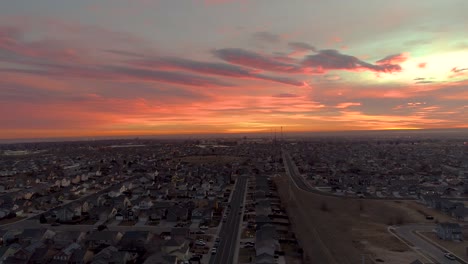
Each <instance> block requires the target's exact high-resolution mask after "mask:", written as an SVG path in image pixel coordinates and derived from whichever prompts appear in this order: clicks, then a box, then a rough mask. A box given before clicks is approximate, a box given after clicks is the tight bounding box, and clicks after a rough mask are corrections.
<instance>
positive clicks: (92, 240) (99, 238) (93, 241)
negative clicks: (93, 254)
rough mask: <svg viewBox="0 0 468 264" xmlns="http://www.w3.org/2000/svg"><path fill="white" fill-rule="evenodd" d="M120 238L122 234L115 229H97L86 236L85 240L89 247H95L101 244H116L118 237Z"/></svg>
mask: <svg viewBox="0 0 468 264" xmlns="http://www.w3.org/2000/svg"><path fill="white" fill-rule="evenodd" d="M121 238H122V234H121V233H120V232H115V231H97V232H93V233H91V234H90V235H89V236H88V237H87V238H86V242H87V243H88V245H89V246H90V248H96V247H99V246H102V245H107V246H113V245H116V244H117V243H118V242H119V241H120V239H121Z"/></svg>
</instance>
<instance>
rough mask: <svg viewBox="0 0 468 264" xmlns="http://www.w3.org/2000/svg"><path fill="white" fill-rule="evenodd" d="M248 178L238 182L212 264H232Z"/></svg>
mask: <svg viewBox="0 0 468 264" xmlns="http://www.w3.org/2000/svg"><path fill="white" fill-rule="evenodd" d="M246 185H247V177H244V176H242V177H240V178H239V179H238V180H237V184H236V188H235V190H234V193H233V196H232V199H231V202H230V203H229V205H230V206H231V210H230V213H229V215H228V216H227V219H226V222H225V223H223V224H222V226H221V230H220V233H219V237H220V239H221V241H220V243H219V246H218V249H217V253H216V255H212V256H211V258H210V262H209V263H210V264H232V262H233V259H234V252H235V248H236V246H237V243H238V241H237V237H238V236H237V235H238V232H239V225H240V223H241V219H240V214H239V212H240V211H241V210H243V209H240V208H239V207H240V206H241V205H243V202H244V195H245V192H246Z"/></svg>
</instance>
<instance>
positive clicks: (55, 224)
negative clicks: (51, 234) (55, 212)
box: [51, 222, 60, 226]
mask: <svg viewBox="0 0 468 264" xmlns="http://www.w3.org/2000/svg"><path fill="white" fill-rule="evenodd" d="M59 225H60V223H58V222H54V223H52V224H51V226H59Z"/></svg>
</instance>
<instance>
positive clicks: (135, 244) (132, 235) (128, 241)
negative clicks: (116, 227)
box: [118, 231, 153, 252]
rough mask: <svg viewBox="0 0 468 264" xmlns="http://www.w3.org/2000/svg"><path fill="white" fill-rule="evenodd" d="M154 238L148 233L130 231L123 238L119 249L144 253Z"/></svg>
mask: <svg viewBox="0 0 468 264" xmlns="http://www.w3.org/2000/svg"><path fill="white" fill-rule="evenodd" d="M152 237H153V235H152V234H151V233H150V232H148V231H128V232H126V233H125V234H124V235H123V236H122V239H121V240H120V242H119V246H118V247H119V249H120V250H122V251H130V252H143V251H145V245H146V244H147V243H148V242H149V241H150V240H151V238H152Z"/></svg>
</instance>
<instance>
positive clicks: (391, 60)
mask: <svg viewBox="0 0 468 264" xmlns="http://www.w3.org/2000/svg"><path fill="white" fill-rule="evenodd" d="M408 58H409V53H408V52H403V53H399V54H393V55H389V56H387V57H385V58H383V59H381V60H378V61H377V62H376V63H377V64H378V65H389V64H400V63H403V62H405V61H407V60H408Z"/></svg>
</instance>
